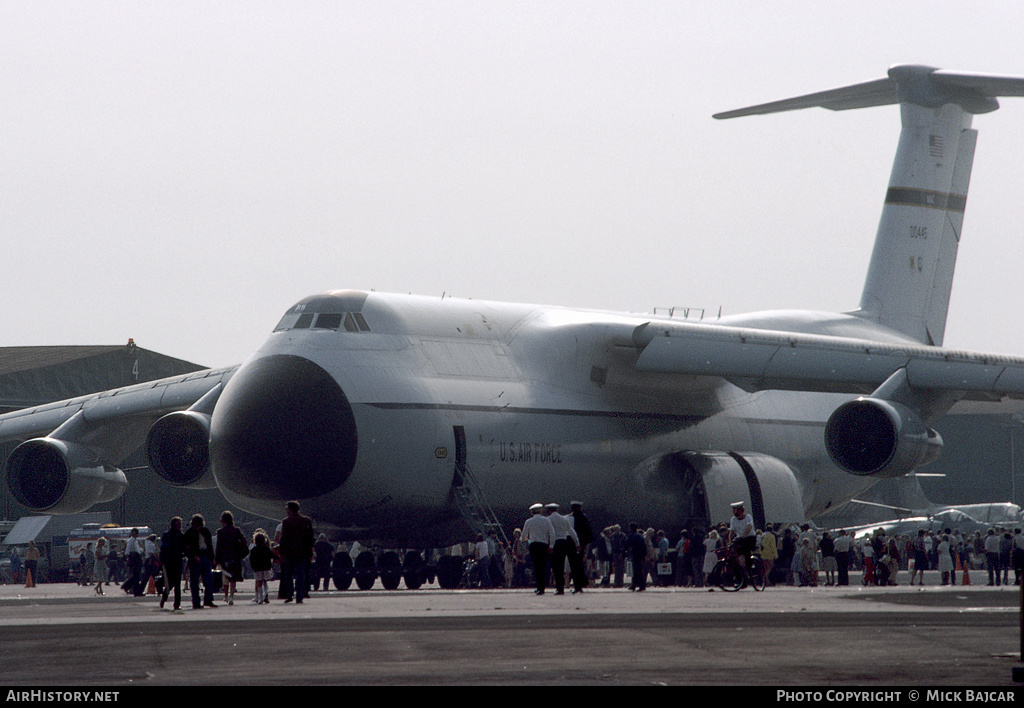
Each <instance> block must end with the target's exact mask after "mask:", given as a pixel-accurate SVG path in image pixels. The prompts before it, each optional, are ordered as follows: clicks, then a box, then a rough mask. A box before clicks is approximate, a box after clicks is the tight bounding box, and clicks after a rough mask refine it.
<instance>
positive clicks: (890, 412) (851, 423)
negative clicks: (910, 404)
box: [825, 397, 942, 477]
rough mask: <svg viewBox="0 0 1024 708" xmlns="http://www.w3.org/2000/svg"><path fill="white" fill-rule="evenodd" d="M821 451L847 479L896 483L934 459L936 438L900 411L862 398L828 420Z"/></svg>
mask: <svg viewBox="0 0 1024 708" xmlns="http://www.w3.org/2000/svg"><path fill="white" fill-rule="evenodd" d="M825 448H826V449H827V450H828V454H829V456H830V457H831V458H832V461H833V462H835V463H836V464H837V465H838V466H839V467H841V468H842V469H843V470H845V471H846V472H849V473H850V474H854V475H858V476H862V477H899V476H901V475H904V474H907V473H908V472H910V471H911V470H913V469H914V468H915V467H920V466H921V465H925V464H928V463H929V462H934V461H935V460H936V459H938V457H939V454H940V453H941V452H942V437H941V436H940V435H939V434H938V433H937V432H935V431H934V430H932V429H931V428H929V427H928V426H926V425H925V424H924V422H923V421H922V420H921V418H920V417H919V416H918V415H917V414H916V413H914V412H913V411H912V410H910V409H909V408H907V407H906V406H903V405H901V404H899V403H894V402H892V401H884V400H882V399H879V398H865V397H862V398H858V399H857V400H855V401H850V402H848V403H844V404H843V405H841V406H839V408H837V409H836V410H835V412H833V413H832V415H831V417H829V419H828V422H827V423H826V424H825Z"/></svg>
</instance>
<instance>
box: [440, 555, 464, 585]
mask: <svg viewBox="0 0 1024 708" xmlns="http://www.w3.org/2000/svg"><path fill="white" fill-rule="evenodd" d="M464 563H465V561H464V560H463V558H462V556H441V557H440V558H438V559H437V584H438V585H440V586H441V587H442V588H444V589H445V590H454V589H456V588H457V587H459V583H461V582H462V567H463V564H464Z"/></svg>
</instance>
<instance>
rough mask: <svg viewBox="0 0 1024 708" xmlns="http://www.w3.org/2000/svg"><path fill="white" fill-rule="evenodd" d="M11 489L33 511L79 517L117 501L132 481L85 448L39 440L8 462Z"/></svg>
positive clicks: (17, 450)
mask: <svg viewBox="0 0 1024 708" xmlns="http://www.w3.org/2000/svg"><path fill="white" fill-rule="evenodd" d="M7 486H8V487H9V488H10V490H11V494H12V495H14V498H15V499H16V500H17V501H18V503H19V504H21V505H23V506H26V507H28V508H29V509H32V510H33V511H47V512H51V513H53V514H76V513H78V512H81V511H85V510H86V509H88V508H89V507H91V506H92V505H93V504H99V503H102V502H108V501H113V500H114V499H117V498H118V497H119V496H121V494H122V493H123V492H124V490H125V489H126V488H127V487H128V480H127V478H126V477H125V476H124V472H122V471H121V470H119V469H117V468H116V467H113V466H112V465H108V464H106V463H104V462H103V461H101V460H100V459H99V457H98V455H97V454H96V453H95V452H94V451H93V450H90V449H89V448H87V447H85V446H84V445H80V444H78V443H74V442H67V441H65V440H58V439H55V438H35V439H33V440H29V441H27V442H24V443H22V444H21V445H19V446H18V447H16V448H14V452H12V453H11V456H10V458H8V460H7Z"/></svg>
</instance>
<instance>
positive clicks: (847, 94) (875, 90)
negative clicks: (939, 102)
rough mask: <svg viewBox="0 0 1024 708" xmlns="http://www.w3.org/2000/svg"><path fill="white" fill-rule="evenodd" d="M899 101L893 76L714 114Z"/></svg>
mask: <svg viewBox="0 0 1024 708" xmlns="http://www.w3.org/2000/svg"><path fill="white" fill-rule="evenodd" d="M897 101H898V99H897V97H896V84H895V83H894V82H893V81H892V79H877V80H875V81H867V82H865V83H862V84H854V85H853V86H844V87H842V88H837V89H830V90H828V91H818V92H817V93H809V94H807V95H806V96H797V97H796V98H787V99H783V100H781V101H772V102H771V103H762V104H760V105H757V106H750V107H749V108H740V109H737V110H735V111H726V112H724V113H716V114H715V115H714V117H715V118H718V119H724V118H740V117H742V116H754V115H764V114H766V113H781V112H782V111H795V110H799V109H801V108H827V109H829V110H830V111H845V110H848V109H851V108H870V107H871V106H888V105H891V104H893V103H896V102H897Z"/></svg>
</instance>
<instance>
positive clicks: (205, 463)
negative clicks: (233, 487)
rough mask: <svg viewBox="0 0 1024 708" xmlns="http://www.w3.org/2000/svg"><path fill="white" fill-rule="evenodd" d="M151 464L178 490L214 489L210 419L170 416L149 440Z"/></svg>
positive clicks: (152, 430)
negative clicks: (182, 488)
mask: <svg viewBox="0 0 1024 708" xmlns="http://www.w3.org/2000/svg"><path fill="white" fill-rule="evenodd" d="M146 454H147V455H148V457H149V464H150V466H152V468H153V469H154V470H155V471H156V473H157V474H158V475H160V477H161V478H162V479H163V480H164V481H166V482H168V483H169V484H172V485H174V486H175V487H187V488H189V489H213V488H214V487H216V486H217V482H216V480H215V479H214V477H213V472H212V471H211V469H210V416H208V415H207V414H205V413H199V412H196V411H192V410H188V411H176V412H174V413H168V414H167V415H165V416H164V417H163V418H161V419H160V420H158V421H157V422H156V423H154V424H153V427H151V428H150V429H149V434H148V435H147V436H146Z"/></svg>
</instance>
